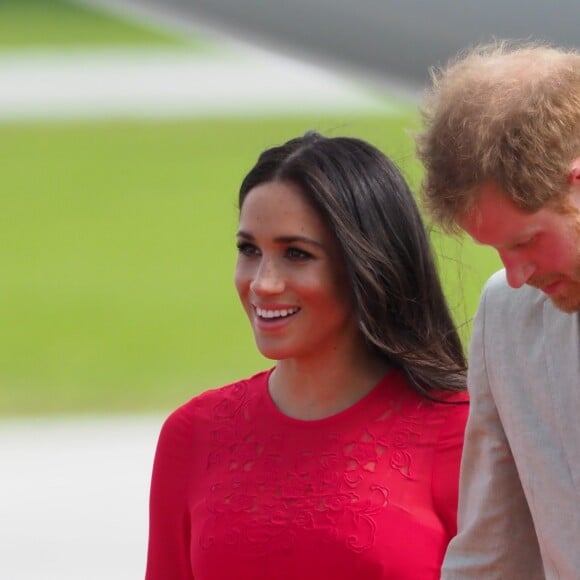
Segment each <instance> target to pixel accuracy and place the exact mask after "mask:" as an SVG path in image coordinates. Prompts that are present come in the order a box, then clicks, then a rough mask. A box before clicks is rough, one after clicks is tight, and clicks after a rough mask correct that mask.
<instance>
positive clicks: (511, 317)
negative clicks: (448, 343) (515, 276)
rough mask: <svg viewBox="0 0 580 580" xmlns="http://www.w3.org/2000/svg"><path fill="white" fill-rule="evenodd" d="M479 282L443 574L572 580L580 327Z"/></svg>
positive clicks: (579, 534)
mask: <svg viewBox="0 0 580 580" xmlns="http://www.w3.org/2000/svg"><path fill="white" fill-rule="evenodd" d="M578 319H579V315H578V314H565V313H563V312H560V311H559V310H557V309H556V308H555V307H554V306H553V305H552V303H551V301H550V300H549V299H548V298H547V297H546V296H545V295H544V294H543V293H542V292H540V291H538V290H535V289H534V288H531V287H525V288H520V289H518V290H513V289H511V288H510V287H509V286H508V285H507V283H506V279H505V272H504V271H503V270H502V271H500V272H497V273H496V274H494V276H492V277H491V278H490V280H489V281H488V283H487V285H486V287H485V289H484V291H483V295H482V298H481V302H480V306H479V310H478V313H477V316H476V318H475V322H474V329H473V338H472V342H471V348H470V355H469V359H470V368H469V373H468V386H469V390H470V396H471V407H470V417H469V420H468V423H467V430H466V442H465V447H464V451H463V460H462V466H461V480H460V502H459V533H458V535H457V536H456V537H455V538H454V539H453V540H452V541H451V543H450V545H449V548H448V551H447V555H446V557H445V562H444V567H443V573H442V578H443V579H444V580H459V579H471V578H473V579H475V578H477V579H478V580H493V579H497V580H520V579H521V580H535V579H543V578H547V579H549V580H552V579H556V578H558V579H564V580H578V579H580V337H579V332H580V327H579V320H578Z"/></svg>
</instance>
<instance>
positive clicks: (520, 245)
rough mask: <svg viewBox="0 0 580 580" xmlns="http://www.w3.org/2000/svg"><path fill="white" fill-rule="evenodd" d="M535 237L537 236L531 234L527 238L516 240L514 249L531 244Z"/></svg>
mask: <svg viewBox="0 0 580 580" xmlns="http://www.w3.org/2000/svg"><path fill="white" fill-rule="evenodd" d="M537 237H538V236H532V237H531V238H528V239H527V240H522V241H521V242H518V243H517V244H515V245H514V250H519V249H521V248H527V247H528V246H531V245H532V244H533V243H534V242H535V241H536V239H537Z"/></svg>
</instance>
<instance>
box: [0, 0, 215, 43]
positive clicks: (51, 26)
mask: <svg viewBox="0 0 580 580" xmlns="http://www.w3.org/2000/svg"><path fill="white" fill-rule="evenodd" d="M136 45H143V46H148V47H151V48H155V47H158V48H161V47H172V46H173V47H178V46H187V47H188V48H195V49H199V50H206V49H207V48H208V47H207V44H206V43H205V42H203V41H202V40H197V39H194V38H189V39H188V41H187V44H186V42H185V41H184V40H181V39H179V38H177V37H174V36H172V35H170V34H169V33H164V32H161V31H159V30H153V29H151V28H148V27H146V26H144V25H140V24H139V23H137V22H132V21H130V20H128V19H124V18H120V17H119V16H118V15H116V16H112V15H109V14H107V13H106V12H102V11H100V10H97V9H94V8H92V7H90V6H87V5H83V4H76V3H74V2H71V1H66V0H0V51H6V50H16V49H33V48H48V47H54V48H57V47H58V48H72V47H74V48H80V47H106V48H111V47H115V46H121V47H122V46H126V47H129V46H136Z"/></svg>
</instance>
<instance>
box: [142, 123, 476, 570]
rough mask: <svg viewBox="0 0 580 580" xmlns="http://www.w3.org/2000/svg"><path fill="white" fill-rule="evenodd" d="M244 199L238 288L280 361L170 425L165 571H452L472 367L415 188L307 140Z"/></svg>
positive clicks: (156, 506)
mask: <svg viewBox="0 0 580 580" xmlns="http://www.w3.org/2000/svg"><path fill="white" fill-rule="evenodd" d="M239 206H240V216H239V229H238V234H237V238H238V242H237V244H238V250H239V252H238V260H237V264H236V268H235V284H236V288H237V291H238V294H239V297H240V300H241V303H242V305H243V307H244V309H245V311H246V313H247V315H248V318H249V320H250V324H251V326H252V329H253V332H254V337H255V340H256V344H257V347H258V349H259V350H260V352H261V353H262V354H263V355H265V356H266V357H268V358H270V359H273V360H274V361H275V366H274V367H273V368H272V369H269V370H267V371H264V372H261V373H258V374H257V375H254V376H253V377H251V378H248V379H244V380H240V381H237V382H235V383H233V384H231V385H227V386H225V387H222V388H220V389H215V390H212V391H208V392H206V393H204V394H202V395H199V396H197V397H195V398H194V399H192V400H191V401H190V402H188V403H186V404H185V405H183V406H182V407H180V408H179V409H177V410H176V411H175V412H174V413H173V414H172V415H171V416H170V417H169V418H168V419H167V421H166V422H165V425H164V427H163V429H162V432H161V435H160V438H159V442H158V447H157V453H156V458H155V465H154V472H153V478H152V484H151V502H150V508H151V512H150V536H149V556H148V565H147V579H148V580H161V579H166V578H172V579H175V580H178V579H183V580H186V579H189V580H191V579H192V578H195V579H196V580H218V579H219V580H222V579H224V580H225V579H230V578H254V579H256V580H260V579H264V580H265V579H271V578H277V579H282V580H284V579H286V580H293V579H298V578H299V579H301V580H314V579H316V580H318V579H320V578H334V579H335V580H346V579H349V580H351V579H352V578H364V579H365V580H382V579H387V578H398V579H401V580H404V579H411V578H421V579H425V580H429V579H436V578H439V574H440V565H441V561H442V558H443V554H444V551H445V548H446V546H447V543H448V542H449V539H450V538H451V537H452V536H453V535H454V534H455V531H456V510H457V481H458V472H459V460H460V455H461V449H462V442H463V431H464V427H465V420H466V415H467V405H465V404H462V403H465V402H466V395H465V376H464V374H465V361H464V356H463V352H462V348H461V343H460V341H459V337H458V335H457V333H456V331H455V328H454V326H453V323H452V321H451V317H450V315H449V311H448V309H447V305H446V303H445V299H444V297H443V293H442V290H441V287H440V284H439V280H438V277H437V274H436V271H435V267H434V264H433V259H432V256H431V251H430V248H429V245H428V241H427V236H426V234H425V230H424V227H423V224H422V221H421V218H420V216H419V213H418V210H417V207H416V205H415V201H414V199H413V196H412V195H411V192H410V190H409V188H408V187H407V185H406V183H405V181H404V180H403V178H402V177H401V175H400V173H399V171H398V170H397V168H396V167H395V166H394V165H393V164H392V162H391V161H390V160H389V159H388V158H387V157H385V156H384V155H383V154H382V153H381V152H380V151H378V150H377V149H376V148H374V147H372V146H371V145H369V144H368V143H365V142H364V141H360V140H358V139H354V138H346V137H335V138H325V137H322V136H321V135H318V134H315V133H308V134H306V135H305V136H304V137H301V138H297V139H293V140H291V141H289V142H288V143H286V144H284V145H282V146H280V147H274V148H272V149H268V150H266V151H265V152H264V153H263V154H262V155H261V156H260V157H259V159H258V161H257V163H256V164H255V166H254V167H253V168H252V169H251V170H250V172H249V173H248V175H247V176H246V178H245V179H244V181H243V183H242V186H241V189H240V196H239ZM393 530H395V532H393ZM407 538H412V542H408V541H407ZM417 545H420V546H421V550H420V552H417V550H416V549H415V547H416V546H417ZM224 554H227V557H224Z"/></svg>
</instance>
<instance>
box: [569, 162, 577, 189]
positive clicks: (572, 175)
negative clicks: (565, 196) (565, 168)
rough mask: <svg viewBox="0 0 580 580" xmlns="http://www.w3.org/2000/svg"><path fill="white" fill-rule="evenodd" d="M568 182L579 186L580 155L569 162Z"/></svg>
mask: <svg viewBox="0 0 580 580" xmlns="http://www.w3.org/2000/svg"><path fill="white" fill-rule="evenodd" d="M568 183H569V184H570V185H572V186H578V187H580V157H576V159H574V161H572V163H570V171H569V172H568Z"/></svg>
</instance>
